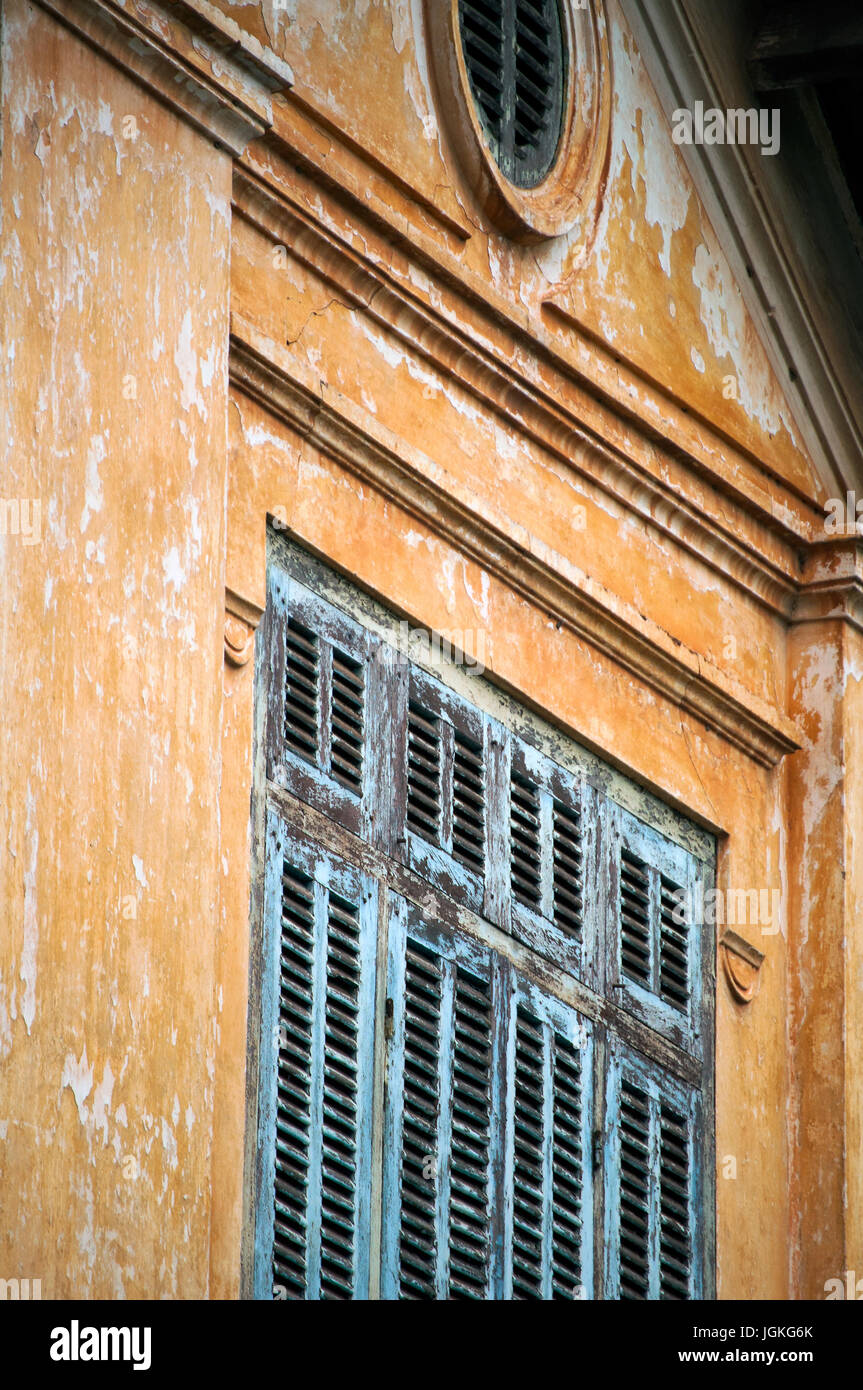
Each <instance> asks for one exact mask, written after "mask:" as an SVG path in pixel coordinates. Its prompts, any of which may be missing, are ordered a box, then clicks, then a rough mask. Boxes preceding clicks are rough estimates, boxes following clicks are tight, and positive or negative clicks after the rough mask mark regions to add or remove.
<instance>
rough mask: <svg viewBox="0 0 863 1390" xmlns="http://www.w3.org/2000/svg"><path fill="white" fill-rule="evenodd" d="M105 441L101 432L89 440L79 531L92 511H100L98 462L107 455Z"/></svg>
mask: <svg viewBox="0 0 863 1390" xmlns="http://www.w3.org/2000/svg"><path fill="white" fill-rule="evenodd" d="M107 453H108V451H107V449H106V448H105V441H104V439H103V438H102V436H101V434H96V435H94V436H93V438H92V440H91V441H90V447H89V449H88V450H87V469H86V474H85V483H84V510H83V512H82V513H81V532H82V534H83V532H84V531H86V529H87V527H88V525H89V522H90V517H91V516H92V514H93V513H94V512H100V511H101V510H102V506H103V504H104V501H105V499H104V497H103V495H102V479H101V478H100V477H99V464H100V463H102V462H103V460H104V459H105V458H106V456H107Z"/></svg>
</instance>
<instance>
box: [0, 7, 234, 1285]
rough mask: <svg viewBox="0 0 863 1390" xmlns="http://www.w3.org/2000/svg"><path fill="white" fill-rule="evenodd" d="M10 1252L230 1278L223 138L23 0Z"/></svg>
mask: <svg viewBox="0 0 863 1390" xmlns="http://www.w3.org/2000/svg"><path fill="white" fill-rule="evenodd" d="M3 36H4V51H3V78H4V81H3V89H4V90H3V97H4V105H3V111H2V129H3V152H2V188H0V192H1V193H2V207H3V210H4V225H3V229H2V236H3V258H2V277H3V283H2V287H0V294H2V299H3V303H4V323H3V330H2V331H3V341H2V348H0V383H2V395H3V400H2V409H3V414H4V418H5V419H6V420H8V421H9V425H10V428H9V431H8V435H7V437H6V438H5V439H4V440H3V454H4V456H3V467H2V495H3V497H4V498H6V499H8V498H16V499H30V500H32V501H35V503H37V504H38V506H39V509H40V516H41V534H40V537H39V540H38V543H33V544H26V543H25V542H24V538H23V537H22V536H21V535H14V534H8V535H6V536H5V537H0V592H2V607H3V611H4V613H5V614H6V615H7V619H9V618H10V617H11V621H7V622H4V624H3V625H2V634H3V636H2V643H3V646H2V650H0V709H2V710H3V719H2V726H0V767H2V768H3V782H4V784H5V785H6V786H8V787H10V788H11V791H10V794H9V795H8V796H4V798H3V799H2V802H0V846H2V853H0V904H2V922H3V931H2V933H0V1170H2V1172H3V1185H4V1192H5V1194H6V1195H5V1198H4V1200H3V1202H2V1209H0V1276H2V1277H7V1278H11V1277H16V1276H18V1277H31V1278H40V1277H41V1279H42V1293H43V1297H45V1298H49V1297H50V1298H64V1297H66V1298H68V1297H85V1296H90V1295H92V1296H100V1297H118V1296H126V1297H136V1296H137V1297H142V1296H143V1297H150V1298H157V1297H161V1296H166V1297H177V1296H183V1297H200V1296H202V1295H205V1294H206V1292H207V1288H208V1278H209V1274H208V1257H209V1251H208V1228H209V1222H210V1191H209V1179H208V1171H209V1155H210V1146H211V1129H212V1099H213V1049H214V1038H215V1029H216V1026H217V1024H216V1011H215V1007H214V967H213V934H214V923H215V917H216V911H217V906H218V864H217V860H218V843H219V824H218V785H219V764H218V734H219V722H220V715H221V666H222V627H223V583H224V580H223V566H224V558H223V548H224V499H225V469H226V443H225V428H226V408H225V387H226V374H227V351H226V349H227V312H228V280H227V276H228V249H229V209H230V161H229V160H228V158H227V157H225V156H222V155H219V154H217V153H216V151H214V150H213V148H212V146H211V145H208V144H207V143H206V142H205V141H204V140H203V138H202V137H201V136H199V135H198V134H196V133H194V132H193V131H192V130H191V129H190V128H189V127H187V126H185V125H183V124H182V123H181V122H180V121H178V120H177V118H176V117H175V116H174V115H173V114H172V113H170V112H168V111H167V110H166V109H165V108H164V107H163V106H161V105H159V104H158V103H157V102H156V101H155V100H154V99H151V98H150V97H148V96H147V95H145V93H144V92H143V90H142V89H140V88H139V87H137V86H135V85H134V84H133V83H132V82H130V81H129V80H128V79H127V78H126V77H124V76H123V75H121V74H120V73H119V72H118V71H117V70H116V69H115V68H114V67H113V66H111V65H110V64H109V63H107V62H106V61H105V60H104V59H103V58H102V57H100V56H99V55H97V54H95V53H94V52H93V51H92V50H91V49H90V48H88V47H86V46H85V45H83V44H82V43H80V42H79V41H78V39H77V38H75V37H74V36H73V35H72V34H71V33H69V32H68V31H67V30H66V29H65V28H62V27H61V26H60V25H58V24H57V23H55V21H54V20H53V19H51V18H49V17H48V16H46V15H45V13H44V12H43V11H41V10H39V9H37V8H35V7H34V6H32V5H29V4H27V3H25V2H24V0H10V3H7V4H4V7H3Z"/></svg>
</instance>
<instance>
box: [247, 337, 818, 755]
mask: <svg viewBox="0 0 863 1390" xmlns="http://www.w3.org/2000/svg"><path fill="white" fill-rule="evenodd" d="M231 329H232V331H231V351H230V376H231V381H232V383H233V385H234V386H235V388H237V389H238V390H240V391H242V392H243V393H245V394H246V395H248V396H250V397H251V398H252V399H254V400H256V401H258V402H259V403H260V404H262V405H263V406H264V407H265V408H266V409H267V410H269V411H270V412H271V413H273V414H274V415H276V416H278V417H280V418H282V419H283V420H284V421H285V422H286V423H287V424H288V425H289V426H290V427H291V428H292V429H293V430H295V431H296V432H297V433H298V434H299V435H300V436H301V437H303V438H305V439H309V440H312V441H313V442H314V443H315V445H316V446H317V447H318V448H320V449H321V451H322V452H323V453H325V454H327V455H328V456H330V457H332V458H333V459H335V460H336V461H337V462H338V463H339V464H341V465H342V466H344V467H345V468H347V469H349V470H350V471H351V472H352V473H353V474H354V475H355V476H357V477H359V478H361V479H362V480H364V481H365V482H367V483H368V484H370V485H371V486H373V487H374V488H375V489H376V490H377V491H378V492H379V493H381V494H383V495H384V496H386V497H388V498H390V499H391V500H392V501H394V502H395V503H397V504H398V505H399V506H400V507H402V508H404V509H405V510H406V511H408V512H409V513H410V514H411V515H413V516H415V517H416V518H417V519H419V520H421V521H423V522H425V524H427V525H428V526H430V527H431V528H433V529H434V531H435V532H436V533H437V534H438V535H441V536H443V537H445V538H446V539H447V540H448V541H449V542H450V543H451V544H452V545H453V546H454V547H456V548H457V549H458V550H460V551H462V552H464V553H466V554H469V555H470V556H471V557H472V558H473V559H475V560H476V561H477V562H478V563H480V564H481V565H482V566H483V568H484V569H486V570H487V571H488V572H489V573H493V574H494V575H495V576H496V577H497V578H499V579H500V580H501V582H503V583H504V584H506V585H507V586H508V587H509V588H511V589H514V590H515V591H517V592H519V593H520V594H522V596H523V597H525V598H527V599H528V600H529V601H530V602H531V603H533V604H534V605H535V606H537V607H538V608H540V609H542V610H543V611H544V612H546V613H548V614H549V615H550V616H551V617H552V618H553V619H554V620H556V621H558V622H560V623H562V624H565V625H566V626H567V627H568V628H569V629H570V630H571V631H573V632H574V633H575V634H576V635H577V636H578V637H579V638H581V639H582V640H584V641H586V642H588V643H590V645H591V646H593V647H594V648H597V649H598V650H600V651H602V652H603V653H604V654H605V655H606V656H607V657H609V658H610V659H611V660H612V661H614V662H615V663H617V664H618V665H619V666H621V667H622V668H624V669H625V670H626V671H628V672H629V673H630V674H632V675H634V676H635V677H637V678H638V679H640V680H642V681H644V682H645V683H646V684H647V685H649V686H651V687H652V688H653V689H654V690H656V691H657V692H658V693H659V694H661V695H662V696H664V697H665V698H667V699H668V700H670V701H671V702H672V703H673V704H674V705H676V706H678V707H679V708H680V709H682V710H685V711H686V712H687V713H689V714H691V715H693V716H694V717H695V718H697V719H698V720H700V721H701V722H702V723H703V724H704V725H706V726H707V727H708V728H711V729H714V730H716V731H717V732H718V733H719V734H721V735H722V737H724V738H725V739H727V740H728V741H729V742H730V743H732V744H734V746H735V747H737V748H740V749H741V750H742V751H743V752H745V753H746V754H748V755H749V756H750V757H752V758H753V759H755V761H756V762H758V763H760V764H762V765H763V766H765V767H772V766H775V765H776V763H778V761H779V760H780V758H782V757H783V756H784V755H785V754H786V753H790V752H793V751H794V750H795V749H796V748H798V747H799V746H800V742H799V738H798V734H797V730H796V728H795V726H794V725H793V723H792V722H791V720H789V719H788V718H787V717H786V716H785V715H784V714H782V713H781V712H779V711H777V710H776V709H774V708H772V707H771V706H769V705H768V704H767V703H766V702H765V701H763V700H761V699H759V698H758V697H756V696H754V695H752V694H751V693H750V692H749V691H746V690H744V689H743V687H741V686H740V685H738V684H737V683H736V682H734V681H732V680H730V679H729V678H728V677H727V676H726V675H725V674H724V673H723V672H722V671H720V670H719V669H718V668H716V667H715V666H713V665H712V664H711V663H709V662H707V661H705V660H704V659H703V658H702V657H700V656H699V655H698V654H697V653H696V652H693V651H691V650H690V649H689V648H687V647H684V646H682V645H680V644H678V643H675V642H674V641H673V639H672V638H670V637H669V636H668V635H667V633H665V632H664V631H663V630H662V629H661V628H660V627H659V626H658V625H657V624H655V623H653V622H651V621H650V620H649V619H646V618H644V617H642V615H641V614H639V613H636V612H635V610H634V609H632V608H631V607H630V606H629V605H628V604H624V603H622V602H621V601H620V600H619V599H618V598H616V597H615V595H613V594H611V593H610V592H609V591H608V590H606V589H605V588H604V587H603V586H601V585H599V584H597V583H596V582H595V581H593V580H591V579H590V577H589V576H587V575H585V574H584V573H583V572H582V571H580V570H578V569H577V568H576V567H575V566H573V565H571V564H569V563H568V562H567V561H566V560H565V559H564V557H562V556H559V555H556V554H555V553H554V552H552V551H550V550H549V549H548V548H546V547H542V546H540V545H539V544H538V543H537V541H536V539H535V538H534V537H531V536H530V535H529V533H528V532H527V531H521V532H520V533H518V532H517V533H516V534H512V531H511V530H509V531H504V530H503V529H501V527H500V526H499V525H497V524H496V523H495V520H494V519H492V518H491V517H489V516H481V515H479V514H478V513H477V512H476V511H474V510H472V509H471V508H470V506H469V505H467V504H466V503H465V502H463V501H462V500H461V499H460V498H459V497H458V495H457V489H456V486H455V483H454V480H452V479H451V478H448V476H447V475H446V474H445V472H444V470H443V469H441V468H440V466H439V465H437V464H435V462H434V461H433V460H432V459H430V458H428V457H427V456H426V455H424V454H422V453H421V452H420V451H418V450H415V449H413V448H411V447H409V446H407V445H406V444H405V443H404V441H401V440H398V439H397V438H396V437H395V436H394V435H393V434H392V433H391V432H390V431H388V430H386V429H385V427H384V426H382V425H381V424H380V422H379V421H377V420H375V419H374V417H373V416H371V415H370V414H369V413H368V412H366V411H363V410H361V409H360V408H359V407H358V406H356V405H355V404H354V403H353V402H350V401H348V400H346V399H345V398H344V397H342V396H340V395H338V393H336V392H334V391H332V390H331V389H330V388H327V387H323V388H322V386H321V383H320V382H319V381H317V380H315V379H314V377H313V376H312V374H311V373H310V372H309V370H308V369H307V368H306V367H305V366H304V365H303V364H302V363H299V362H297V361H296V360H295V358H294V357H293V356H292V355H291V354H290V353H289V352H288V351H287V350H286V349H285V348H282V347H280V346H279V345H278V344H276V343H273V342H271V341H270V340H268V339H266V338H264V337H263V336H262V335H260V334H258V333H257V331H256V330H255V329H254V327H253V326H252V325H251V324H249V323H247V322H245V321H244V320H242V319H240V318H239V317H238V316H236V315H232V322H231Z"/></svg>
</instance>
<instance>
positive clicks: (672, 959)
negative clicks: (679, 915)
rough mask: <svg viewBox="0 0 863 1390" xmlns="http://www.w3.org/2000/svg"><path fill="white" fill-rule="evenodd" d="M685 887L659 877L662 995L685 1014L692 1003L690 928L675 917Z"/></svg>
mask: <svg viewBox="0 0 863 1390" xmlns="http://www.w3.org/2000/svg"><path fill="white" fill-rule="evenodd" d="M682 886H683V885H682V884H679V883H675V882H674V881H673V879H670V878H667V877H666V876H665V874H660V875H659V931H660V943H659V994H660V997H661V998H662V999H664V1000H665V1002H666V1003H667V1004H671V1005H672V1007H673V1008H675V1009H681V1010H682V1011H684V1012H685V1010H686V1006H687V1003H688V1001H689V951H688V941H687V937H688V927H687V925H686V923H685V922H682V923H678V922H677V921H676V918H675V907H676V904H677V894H678V893H679V892H680V890H681V888H682Z"/></svg>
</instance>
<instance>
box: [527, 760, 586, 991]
mask: <svg viewBox="0 0 863 1390" xmlns="http://www.w3.org/2000/svg"><path fill="white" fill-rule="evenodd" d="M596 822H597V806H596V794H595V792H594V790H593V788H592V787H590V786H587V785H586V784H581V783H579V782H577V781H576V779H575V778H574V777H573V776H572V774H571V773H568V772H566V771H565V769H563V768H561V767H559V766H558V765H557V764H556V763H553V762H552V761H551V760H550V759H549V758H546V757H544V756H543V755H542V754H541V753H538V752H537V750H536V749H534V748H532V747H531V746H530V745H529V744H527V743H525V742H524V741H523V740H521V739H518V738H513V739H512V740H511V752H510V769H509V875H510V929H511V931H512V934H513V936H515V937H516V938H517V939H518V940H519V941H523V942H524V943H525V944H526V945H528V946H530V947H532V949H533V950H535V951H537V952H538V953H539V954H540V955H543V956H546V957H548V958H549V959H551V960H553V961H555V963H556V964H558V965H559V966H561V967H562V968H563V969H564V970H566V971H568V972H569V973H570V974H573V975H578V976H580V977H581V978H582V979H588V980H592V979H593V975H594V972H593V970H592V962H593V959H594V956H595V948H594V942H595V940H596V914H597V889H596Z"/></svg>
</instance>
